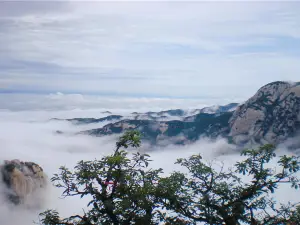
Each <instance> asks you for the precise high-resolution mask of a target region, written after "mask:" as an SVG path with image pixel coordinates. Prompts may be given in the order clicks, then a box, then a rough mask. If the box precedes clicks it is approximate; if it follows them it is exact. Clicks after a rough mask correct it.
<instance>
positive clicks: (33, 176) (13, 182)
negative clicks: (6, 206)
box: [1, 159, 47, 204]
mask: <svg viewBox="0 0 300 225" xmlns="http://www.w3.org/2000/svg"><path fill="white" fill-rule="evenodd" d="M1 176H2V181H3V183H4V184H5V185H6V187H7V191H6V195H7V197H8V199H9V200H10V201H11V202H13V203H15V204H24V203H25V204H26V202H27V201H30V200H32V199H33V198H34V197H35V195H37V194H38V193H40V191H41V190H42V189H44V188H46V186H47V176H46V174H45V173H44V172H43V169H42V168H41V167H40V166H39V165H38V164H36V163H33V162H22V161H20V160H17V159H15V160H11V161H9V160H6V161H4V164H3V165H1ZM35 199H36V198H35Z"/></svg>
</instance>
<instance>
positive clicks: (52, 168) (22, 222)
mask: <svg viewBox="0 0 300 225" xmlns="http://www.w3.org/2000/svg"><path fill="white" fill-rule="evenodd" d="M99 111H100V110H85V111H84V110H79V111H78V110H77V111H76V110H75V111H74V110H69V111H68V110H65V111H57V112H49V111H26V112H24V111H15V112H10V111H2V112H0V124H1V126H0V143H1V148H0V163H2V162H3V160H6V159H8V160H11V159H20V160H22V161H33V162H36V163H38V164H39V165H40V166H41V167H42V168H43V169H44V171H45V173H46V174H47V175H48V176H49V178H50V177H52V175H53V174H54V173H57V172H58V169H59V167H60V166H67V167H69V168H73V167H74V166H75V165H76V163H77V162H78V161H79V160H92V159H95V158H101V157H102V156H104V155H107V154H110V153H112V151H113V149H114V147H115V140H116V136H108V137H102V138H99V137H91V136H87V135H76V136H75V135H58V134H56V133H55V131H56V130H63V131H70V132H74V131H79V130H82V127H81V126H76V125H74V124H72V123H70V122H65V121H53V120H50V119H51V118H53V117H56V118H72V117H76V116H78V115H79V114H80V116H83V117H88V116H92V115H96V112H97V115H98V116H97V117H101V114H100V113H99ZM74 112H75V113H74ZM76 112H77V115H76ZM78 112H80V113H78ZM120 113H122V112H120ZM104 116H105V115H104ZM105 124H106V123H99V124H97V125H96V126H98V127H101V126H103V125H105ZM89 126H90V127H89ZM94 126H95V125H94V124H93V125H85V127H84V128H91V127H94ZM145 146H146V145H145ZM141 150H142V151H147V152H148V154H150V155H151V159H152V160H153V162H151V164H150V165H151V166H152V167H154V168H163V169H164V172H165V174H169V173H171V172H172V171H174V170H180V171H183V172H185V171H184V170H183V169H182V168H181V167H180V166H179V165H175V164H174V162H175V161H176V159H177V158H182V157H188V156H190V155H193V154H198V153H200V154H201V155H202V157H203V159H204V160H207V161H209V162H213V164H214V166H215V167H216V168H218V166H219V165H220V163H224V165H225V167H230V166H233V165H234V163H235V162H236V161H237V160H240V159H242V157H241V156H240V152H239V151H238V150H237V149H236V148H235V146H234V145H229V144H227V142H226V141H225V140H223V139H218V140H215V141H211V140H209V139H202V140H200V141H198V142H196V143H194V144H191V145H186V146H172V145H169V146H167V147H164V148H159V147H157V148H152V149H149V148H148V147H147V148H146V147H143V146H142V148H141ZM277 153H278V155H281V154H291V153H290V152H288V151H287V150H285V149H284V146H283V147H282V148H281V149H278V150H277ZM4 189H5V187H4V185H0V192H1V195H0V224H1V225H10V224H14V225H30V224H33V221H36V222H37V221H38V213H40V212H43V211H44V210H46V209H56V210H58V211H59V212H60V214H61V216H62V217H64V216H70V215H73V214H75V213H77V214H82V213H83V208H85V205H86V203H87V201H88V199H79V198H76V197H71V198H66V199H61V193H62V190H61V189H58V188H55V187H52V186H51V185H50V187H49V188H48V189H47V190H46V194H45V193H44V195H41V196H40V197H42V198H43V205H42V207H41V208H34V207H31V208H30V209H26V208H24V207H21V206H18V207H16V206H13V205H11V204H10V203H8V202H7V201H6V200H5V198H4V195H3V192H4ZM275 197H276V199H278V201H280V202H282V203H287V201H289V200H292V201H294V202H296V201H300V196H299V194H298V193H297V192H296V191H294V190H291V189H290V188H289V187H288V186H287V185H284V186H282V187H280V189H279V190H278V194H276V196H275Z"/></svg>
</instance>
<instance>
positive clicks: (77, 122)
mask: <svg viewBox="0 0 300 225" xmlns="http://www.w3.org/2000/svg"><path fill="white" fill-rule="evenodd" d="M121 118H123V116H119V115H111V116H106V117H103V118H98V119H96V118H73V119H57V118H53V119H52V120H57V121H69V122H72V123H73V124H75V125H82V124H91V123H101V122H104V121H113V120H120V119H121Z"/></svg>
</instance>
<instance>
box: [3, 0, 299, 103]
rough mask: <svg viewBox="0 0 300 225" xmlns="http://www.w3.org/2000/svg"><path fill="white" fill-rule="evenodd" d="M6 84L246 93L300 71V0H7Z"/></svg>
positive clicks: (142, 92)
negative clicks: (92, 0)
mask: <svg viewBox="0 0 300 225" xmlns="http://www.w3.org/2000/svg"><path fill="white" fill-rule="evenodd" d="M0 8H1V10H0V88H1V89H6V90H9V91H19V92H20V91H30V92H46V93H49V92H56V91H61V92H65V91H66V92H72V93H100V94H111V95H135V96H166V97H199V96H206V95H214V96H217V97H223V96H225V97H229V98H232V97H236V96H242V97H244V96H247V95H249V94H251V93H253V92H254V91H255V90H256V89H257V88H259V87H260V86H262V85H264V84H265V83H267V82H271V81H274V80H297V79H298V76H299V75H298V74H299V72H300V66H299V63H298V61H299V51H298V49H299V46H300V40H299V38H300V32H299V29H297V28H298V27H299V26H300V17H299V10H298V9H299V3H298V2H288V3H285V2H282V3H274V2H272V3H270V2H266V3H260V2H192V3H186V2H184V3H183V2H170V1H169V2H164V3H162V2H130V3H128V2H119V3H113V2H102V1H98V2H97V1H94V2H78V1H69V2H60V1H58V2H53V3H50V2H25V1H24V2H21V3H20V2H13V1H8V2H7V1H5V2H0Z"/></svg>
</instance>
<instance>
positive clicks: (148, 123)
mask: <svg viewBox="0 0 300 225" xmlns="http://www.w3.org/2000/svg"><path fill="white" fill-rule="evenodd" d="M232 114H233V113H232V112H226V113H221V114H207V113H200V114H198V115H197V116H196V118H195V121H193V122H185V121H180V120H172V121H155V120H121V121H119V122H116V123H110V124H108V125H105V126H104V127H102V128H98V129H92V130H87V131H82V132H80V133H81V134H88V135H93V136H104V135H111V134H120V133H123V132H124V131H126V130H130V129H134V130H139V131H140V132H141V134H142V138H143V139H144V140H147V141H149V142H150V143H151V144H160V145H162V144H168V143H173V144H187V143H190V142H193V141H196V140H198V139H199V138H200V136H207V137H211V138H216V137H217V136H219V135H223V136H226V135H227V134H228V133H229V131H230V130H229V127H228V121H229V119H230V118H231V116H232Z"/></svg>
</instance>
